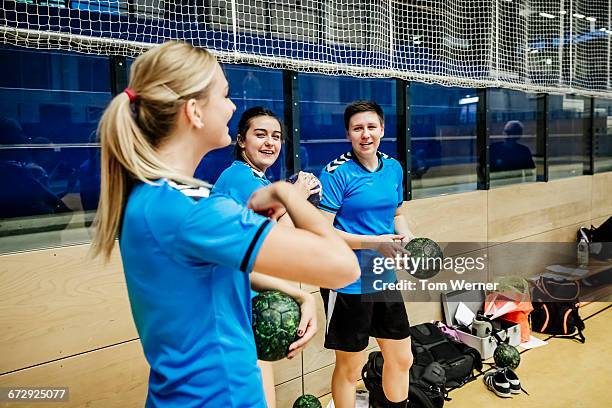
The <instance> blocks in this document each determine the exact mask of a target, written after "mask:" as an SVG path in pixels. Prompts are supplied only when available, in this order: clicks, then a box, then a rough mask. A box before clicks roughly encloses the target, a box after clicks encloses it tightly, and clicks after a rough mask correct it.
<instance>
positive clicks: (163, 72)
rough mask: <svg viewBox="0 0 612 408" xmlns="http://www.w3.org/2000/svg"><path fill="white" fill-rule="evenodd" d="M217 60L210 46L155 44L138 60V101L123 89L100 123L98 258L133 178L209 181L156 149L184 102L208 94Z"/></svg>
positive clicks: (106, 250) (134, 81) (108, 246)
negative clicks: (184, 170)
mask: <svg viewBox="0 0 612 408" xmlns="http://www.w3.org/2000/svg"><path fill="white" fill-rule="evenodd" d="M216 63H217V62H216V60H215V58H214V57H213V56H212V55H211V54H210V53H208V52H207V51H206V50H204V49H201V48H195V47H193V46H191V45H189V44H187V43H182V42H177V41H170V42H167V43H164V44H162V45H160V46H157V47H154V48H152V49H150V50H149V51H147V52H146V53H144V54H142V55H141V56H140V57H138V58H137V59H136V60H135V61H134V63H133V65H132V72H131V78H130V85H129V88H130V89H131V90H132V91H133V92H134V93H135V94H136V98H138V103H137V104H134V102H133V101H132V102H131V101H130V97H129V96H128V94H127V93H125V92H123V93H121V94H118V95H117V96H115V97H114V98H113V100H112V101H111V103H110V104H109V106H108V107H107V108H106V110H105V111H104V114H103V115H102V119H101V120H100V124H99V126H98V137H99V138H100V145H101V150H102V152H101V160H100V162H101V169H100V172H101V174H100V175H101V186H100V200H99V202H98V211H97V213H96V219H95V221H94V227H95V235H94V239H93V242H92V246H91V254H92V255H93V256H94V257H96V256H99V255H102V257H103V258H104V259H105V260H108V258H109V257H110V255H111V253H112V250H113V247H114V245H115V238H116V237H117V234H118V232H119V226H120V224H121V218H122V215H123V209H124V206H125V202H126V200H127V195H128V194H129V187H130V185H131V183H133V182H134V181H141V182H144V183H153V182H154V181H155V180H159V179H164V178H165V179H169V180H173V181H176V182H178V183H182V184H188V185H192V186H204V185H206V183H205V182H203V181H201V180H198V179H195V178H193V177H189V176H185V175H184V174H181V173H179V172H177V171H175V170H174V169H172V168H170V167H168V166H167V165H166V164H164V163H163V162H162V161H161V160H160V158H159V156H158V155H157V154H156V150H155V148H156V147H157V146H159V145H160V143H161V142H162V141H163V140H164V138H165V137H166V136H167V135H168V134H169V133H170V131H171V130H172V128H173V127H174V124H175V123H174V122H175V118H176V116H177V113H178V111H179V109H180V107H181V106H182V104H183V102H184V101H185V100H188V99H190V98H203V97H205V96H206V93H207V90H208V87H209V85H210V83H211V80H212V76H213V72H214V67H215V65H216ZM177 73H180V75H181V76H180V77H177Z"/></svg>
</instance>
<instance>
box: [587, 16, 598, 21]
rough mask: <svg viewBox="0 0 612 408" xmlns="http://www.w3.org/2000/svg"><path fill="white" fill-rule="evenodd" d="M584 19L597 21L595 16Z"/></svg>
mask: <svg viewBox="0 0 612 408" xmlns="http://www.w3.org/2000/svg"><path fill="white" fill-rule="evenodd" d="M586 19H587V20H589V21H597V19H596V18H595V17H587V18H586Z"/></svg>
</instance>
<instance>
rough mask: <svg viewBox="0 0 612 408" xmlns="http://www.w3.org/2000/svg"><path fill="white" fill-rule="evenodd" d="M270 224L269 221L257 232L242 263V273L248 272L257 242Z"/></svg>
mask: <svg viewBox="0 0 612 408" xmlns="http://www.w3.org/2000/svg"><path fill="white" fill-rule="evenodd" d="M269 223H270V220H269V219H267V220H265V221H264V222H263V223H262V224H261V225H260V226H259V228H258V229H257V232H256V233H255V236H254V237H253V240H252V241H251V243H250V244H249V248H248V249H247V251H246V254H244V258H242V262H241V263H240V270H241V271H242V272H246V270H247V266H248V265H249V261H250V260H251V255H252V253H253V249H255V245H257V241H258V240H259V237H260V236H261V234H262V233H263V231H264V230H265V229H266V227H267V226H268V224H269Z"/></svg>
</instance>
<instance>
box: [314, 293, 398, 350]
mask: <svg viewBox="0 0 612 408" xmlns="http://www.w3.org/2000/svg"><path fill="white" fill-rule="evenodd" d="M321 297H323V305H324V307H325V316H326V317H327V319H326V325H325V348H327V349H333V350H340V351H348V352H357V351H362V350H365V348H366V347H367V346H368V343H369V340H370V336H371V337H376V338H379V339H393V340H402V339H406V338H408V337H410V331H409V330H408V328H409V327H410V323H409V322H408V315H407V314H406V307H405V306H404V301H403V299H402V295H401V293H400V292H398V291H395V290H389V291H383V292H377V293H371V294H363V295H360V294H354V295H351V294H346V293H339V292H335V291H332V290H329V289H323V288H321Z"/></svg>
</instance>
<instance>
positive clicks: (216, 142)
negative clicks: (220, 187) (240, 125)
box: [197, 64, 236, 149]
mask: <svg viewBox="0 0 612 408" xmlns="http://www.w3.org/2000/svg"><path fill="white" fill-rule="evenodd" d="M228 93H229V87H228V83H227V80H226V79H225V75H224V74H223V70H221V66H220V65H219V64H216V66H215V73H214V76H213V79H212V85H211V86H210V91H209V93H208V95H207V97H206V98H205V99H204V100H202V101H198V102H197V103H198V104H199V105H201V113H200V115H201V121H202V123H203V124H204V126H203V130H204V132H205V137H204V140H205V141H206V142H207V143H209V144H211V145H212V148H213V149H217V148H219V147H224V146H227V145H229V144H230V143H231V142H232V138H231V137H230V135H229V129H228V126H227V124H228V122H229V121H230V119H231V118H232V115H233V114H234V111H235V110H236V105H234V103H233V102H232V101H231V99H230V98H229V96H228Z"/></svg>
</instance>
